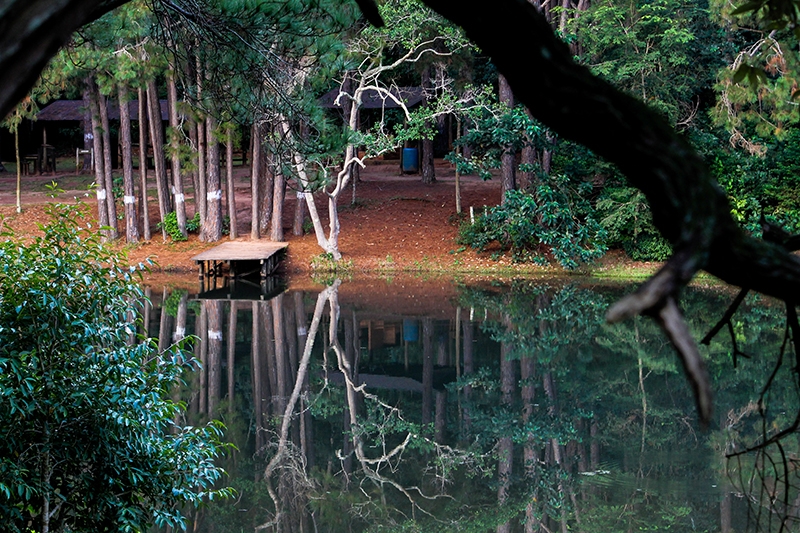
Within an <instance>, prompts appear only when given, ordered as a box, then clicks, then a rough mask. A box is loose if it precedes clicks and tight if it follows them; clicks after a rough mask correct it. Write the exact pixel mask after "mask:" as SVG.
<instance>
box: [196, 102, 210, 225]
mask: <svg viewBox="0 0 800 533" xmlns="http://www.w3.org/2000/svg"><path fill="white" fill-rule="evenodd" d="M195 198H196V202H197V209H198V212H199V213H200V224H201V226H204V225H205V223H206V217H207V216H208V144H207V143H206V121H205V118H203V117H202V116H201V117H199V118H198V119H197V189H196V190H195Z"/></svg>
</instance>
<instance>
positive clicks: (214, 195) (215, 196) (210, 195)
mask: <svg viewBox="0 0 800 533" xmlns="http://www.w3.org/2000/svg"><path fill="white" fill-rule="evenodd" d="M221 198H222V189H219V190H216V191H208V192H207V193H206V200H209V201H211V200H219V199H221Z"/></svg>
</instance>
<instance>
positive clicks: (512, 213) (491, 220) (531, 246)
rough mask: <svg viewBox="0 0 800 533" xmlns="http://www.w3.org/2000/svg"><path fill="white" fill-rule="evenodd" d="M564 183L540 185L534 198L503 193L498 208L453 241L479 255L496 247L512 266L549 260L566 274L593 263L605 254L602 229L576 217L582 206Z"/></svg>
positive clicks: (582, 215) (585, 217)
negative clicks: (509, 255)
mask: <svg viewBox="0 0 800 533" xmlns="http://www.w3.org/2000/svg"><path fill="white" fill-rule="evenodd" d="M554 178H557V177H554ZM566 182H567V180H566V179H561V180H559V179H552V180H551V183H547V184H544V183H542V184H540V185H539V186H538V187H537V188H536V191H535V195H531V194H526V193H524V192H521V191H509V192H508V193H507V194H506V201H505V202H504V203H503V204H502V205H499V206H495V207H492V208H489V209H488V210H487V211H486V212H485V213H482V214H481V215H479V216H478V217H477V218H476V220H475V223H474V224H472V223H470V224H465V225H464V227H463V228H462V230H461V233H460V235H459V241H460V242H461V243H462V244H466V245H469V246H472V247H473V248H476V249H477V250H480V251H484V250H486V249H487V247H488V246H489V245H491V244H492V243H493V242H497V243H499V244H500V246H501V249H502V250H511V252H512V254H513V257H514V259H515V260H517V261H529V260H530V261H535V262H538V263H547V261H548V259H549V256H552V258H553V259H555V260H556V261H557V262H558V263H559V264H560V265H561V266H562V267H564V268H567V269H574V268H576V267H578V265H579V261H581V262H588V261H592V260H593V259H597V258H598V257H600V256H602V255H603V254H604V253H605V251H606V248H605V246H604V244H603V239H604V235H605V230H604V229H603V228H602V227H601V226H600V224H598V223H597V221H595V220H594V218H592V216H591V215H586V214H585V211H584V212H582V209H581V208H582V207H583V208H585V205H583V204H585V202H583V201H582V199H581V198H580V196H579V195H577V194H574V193H572V191H570V190H569V189H568V188H567V187H566V185H567V183H566Z"/></svg>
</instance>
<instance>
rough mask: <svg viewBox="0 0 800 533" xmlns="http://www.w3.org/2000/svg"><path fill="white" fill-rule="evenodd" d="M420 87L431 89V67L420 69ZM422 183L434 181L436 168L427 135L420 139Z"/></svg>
mask: <svg viewBox="0 0 800 533" xmlns="http://www.w3.org/2000/svg"><path fill="white" fill-rule="evenodd" d="M422 89H423V91H426V92H427V91H429V90H432V89H433V84H432V83H431V67H425V69H423V71H422ZM423 105H428V97H427V96H425V98H424V100H423ZM421 144H422V154H421V155H422V161H421V165H422V183H428V184H430V183H436V170H435V168H434V166H433V139H429V138H427V137H425V138H423V139H422V143H421Z"/></svg>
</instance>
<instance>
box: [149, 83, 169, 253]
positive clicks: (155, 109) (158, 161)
mask: <svg viewBox="0 0 800 533" xmlns="http://www.w3.org/2000/svg"><path fill="white" fill-rule="evenodd" d="M147 118H148V119H149V120H148V122H149V125H150V139H151V141H152V142H153V163H154V166H155V167H156V190H157V192H158V209H159V211H160V213H161V221H162V222H163V221H164V220H165V219H166V217H167V214H168V213H169V212H170V211H171V210H170V205H169V190H168V189H167V179H166V169H165V168H164V136H163V129H162V124H163V123H162V120H161V104H160V103H159V101H158V93H157V92H156V82H155V80H150V81H148V82H147ZM161 234H162V235H163V237H164V239H165V240H166V238H167V230H166V228H165V227H164V225H163V224H162V225H161Z"/></svg>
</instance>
